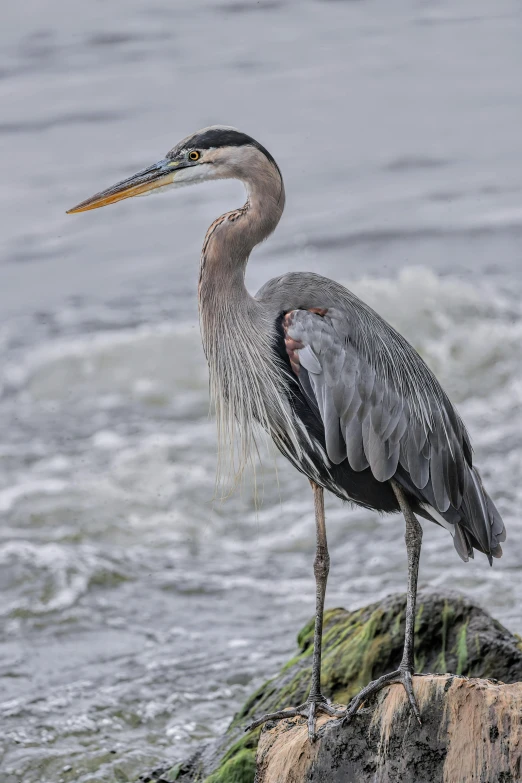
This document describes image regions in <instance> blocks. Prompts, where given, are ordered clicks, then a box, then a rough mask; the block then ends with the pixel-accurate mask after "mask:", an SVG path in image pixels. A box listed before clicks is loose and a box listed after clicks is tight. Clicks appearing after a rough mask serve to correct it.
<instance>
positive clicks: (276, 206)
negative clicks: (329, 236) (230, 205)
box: [199, 164, 285, 327]
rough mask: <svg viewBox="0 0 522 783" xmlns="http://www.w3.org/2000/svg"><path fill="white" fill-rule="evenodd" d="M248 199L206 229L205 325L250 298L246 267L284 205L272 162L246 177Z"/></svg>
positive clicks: (201, 290) (203, 261)
mask: <svg viewBox="0 0 522 783" xmlns="http://www.w3.org/2000/svg"><path fill="white" fill-rule="evenodd" d="M243 182H244V184H245V188H246V191H247V196H248V197H247V201H246V203H245V204H244V206H243V207H241V209H237V210H234V211H233V212H227V213H226V214H224V215H221V217H219V218H217V220H215V221H214V222H213V223H212V225H211V226H210V228H209V229H208V231H207V234H206V236H205V241H204V243H203V250H202V253H201V262H200V272H199V305H200V316H201V319H202V326H203V327H205V325H206V324H205V322H206V321H207V320H208V319H210V320H213V318H212V316H213V315H219V312H218V311H219V310H220V309H221V306H224V307H225V308H226V309H227V310H228V311H230V307H231V306H232V307H233V306H234V305H236V306H239V305H240V304H241V302H242V301H245V300H246V299H251V297H250V296H249V294H248V292H247V290H246V288H245V282H244V278H245V270H246V265H247V263H248V259H249V256H250V253H251V252H252V250H253V248H254V247H255V246H256V245H258V244H259V243H260V242H262V241H263V240H264V239H266V238H267V237H268V236H269V235H270V234H271V233H272V232H273V231H274V229H275V228H276V226H277V224H278V223H279V220H280V218H281V215H282V214H283V209H284V205H285V191H284V185H283V180H282V178H281V175H280V173H279V171H278V170H277V168H276V167H275V166H273V165H272V164H269V165H266V166H264V167H262V168H261V167H259V168H258V169H257V170H256V169H254V172H253V174H251V175H250V176H249V177H248V178H246V177H245V178H244V179H243Z"/></svg>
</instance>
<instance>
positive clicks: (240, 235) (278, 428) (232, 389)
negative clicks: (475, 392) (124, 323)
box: [69, 126, 506, 739]
mask: <svg viewBox="0 0 522 783" xmlns="http://www.w3.org/2000/svg"><path fill="white" fill-rule="evenodd" d="M226 178H233V179H239V180H241V181H242V182H243V183H244V185H245V188H246V191H247V201H246V203H245V204H244V206H243V207H241V208H240V209H236V210H234V211H232V212H227V213H226V214H224V215H222V216H221V217H219V218H218V219H217V220H215V221H214V222H213V223H212V225H211V226H210V228H209V229H208V231H207V235H206V237H205V241H204V244H203V250H202V254H201V263H200V272H199V289H198V290H199V312H200V322H201V334H202V340H203V346H204V350H205V354H206V357H207V360H208V365H209V370H210V387H211V392H212V397H213V399H214V403H215V406H216V414H217V422H218V435H219V437H220V441H221V442H222V443H223V442H227V443H228V444H229V445H230V444H231V443H233V442H234V440H235V438H236V436H237V438H238V439H239V444H240V445H239V464H238V463H237V461H236V469H237V470H238V471H241V470H242V468H243V467H244V465H245V463H246V460H247V459H248V455H249V452H250V448H251V446H252V443H253V441H254V439H255V434H254V430H255V426H256V424H258V425H261V428H262V429H264V430H265V431H266V432H268V433H270V435H271V437H272V439H273V440H274V442H275V444H276V446H277V447H278V448H279V449H280V451H281V452H282V453H283V454H284V455H285V456H286V457H287V458H288V459H289V460H290V461H291V462H292V464H293V465H294V466H295V467H296V468H297V469H298V470H299V471H301V473H304V475H305V476H307V477H308V479H309V480H310V483H311V485H312V490H313V495H314V503H315V519H316V531H317V549H316V557H315V561H314V574H315V579H316V618H315V634H314V653H313V664H312V681H311V688H310V694H309V696H308V699H307V701H306V703H305V704H302V705H300V706H299V707H296V708H293V709H287V710H282V711H280V712H277V713H272V714H270V715H265V716H263V717H262V718H260V719H259V720H257V721H255V723H254V724H252V726H257V725H260V724H261V723H262V722H263V721H266V720H267V719H271V720H274V719H280V718H286V717H291V716H293V715H303V716H305V717H307V718H308V730H309V735H310V738H311V739H313V738H314V736H315V720H316V715H317V714H318V713H319V712H324V713H327V714H328V715H339V716H343V717H344V718H345V720H350V719H351V718H352V716H353V715H354V713H355V712H356V710H357V709H358V707H359V706H360V704H361V703H362V702H363V701H364V700H365V699H367V698H368V696H369V695H370V694H372V693H374V692H376V691H378V690H379V689H380V688H382V687H383V686H384V685H386V684H388V683H392V682H401V683H402V684H403V685H404V687H405V689H406V693H407V695H408V699H409V703H410V705H411V708H412V710H413V712H414V714H415V716H416V717H417V720H418V721H419V723H420V712H419V708H418V705H417V702H416V699H415V696H414V693H413V688H412V675H413V672H414V655H413V650H414V620H415V601H416V592H417V575H418V567H419V556H420V549H421V540H422V528H421V526H420V524H419V522H418V520H417V518H416V516H415V514H418V515H420V516H422V517H424V518H425V519H429V520H431V521H433V522H436V523H437V524H439V525H442V526H443V527H445V528H447V529H448V530H449V532H450V533H451V535H452V536H453V542H454V545H455V548H456V550H457V552H458V554H459V555H460V557H461V558H462V559H463V560H465V561H467V560H468V558H469V557H473V549H477V550H478V551H479V552H484V553H485V554H486V555H487V556H488V559H489V562H490V564H491V563H492V557H500V556H501V554H502V549H501V546H500V542H501V541H504V539H505V537H506V534H505V529H504V524H503V522H502V519H501V517H500V515H499V513H498V511H497V509H496V508H495V506H494V504H493V502H492V500H491V499H490V497H489V495H488V494H487V493H486V491H485V489H484V487H483V485H482V481H481V478H480V475H479V473H478V471H477V469H476V468H475V467H474V466H473V465H472V452H471V446H470V442H469V438H468V434H467V432H466V429H465V427H464V424H463V423H462V421H461V419H460V417H459V415H458V413H457V411H456V410H455V408H454V407H453V405H452V404H451V402H450V401H449V399H448V397H447V396H446V394H445V392H444V391H443V389H442V388H441V386H440V384H439V383H438V381H437V379H436V378H435V376H434V375H433V373H432V372H431V371H430V369H429V368H428V367H427V366H426V364H425V363H424V361H423V360H422V359H421V358H420V356H419V355H418V354H417V353H416V351H415V350H414V349H413V348H412V347H411V346H410V345H409V343H408V342H407V341H406V340H405V339H404V338H403V337H402V336H401V335H400V334H398V333H397V332H396V331H395V330H394V329H393V328H392V327H391V326H389V324H387V323H386V321H384V320H383V319H382V318H381V317H380V316H379V315H378V314H377V313H375V312H374V311H373V310H372V309H371V308H370V307H368V306H367V305H366V304H364V303H363V302H361V301H360V300H359V299H358V298H357V297H356V296H355V295H354V294H352V293H351V292H350V291H348V290H347V289H346V288H344V287H343V286H341V285H339V284H338V283H336V282H334V281H333V280H329V279H327V278H325V277H321V276H320V275H316V274H312V273H310V272H302V273H290V274H285V275H282V276H281V277H277V278H275V279H273V280H270V281H269V282H268V283H266V284H265V285H264V286H263V287H262V288H261V290H260V291H259V292H258V293H257V294H256V296H251V295H250V294H249V292H248V291H247V289H246V287H245V282H244V277H245V268H246V265H247V262H248V259H249V256H250V253H251V251H252V249H253V248H254V247H255V246H256V245H257V244H259V243H260V242H262V241H263V240H264V239H266V238H267V237H268V236H269V235H270V234H271V233H272V231H274V229H275V227H276V226H277V224H278V222H279V220H280V218H281V215H282V212H283V208H284V204H285V191H284V186H283V178H282V176H281V172H280V170H279V167H278V165H277V163H276V162H275V160H274V158H273V157H272V156H271V155H270V153H269V152H268V151H267V150H266V149H265V148H264V147H262V146H261V145H260V144H259V143H258V142H257V141H255V140H254V139H253V138H251V137H250V136H247V135H246V134H244V133H240V132H239V131H237V130H235V129H234V128H230V127H225V126H212V127H210V128H204V129H203V130H200V131H198V132H197V133H195V134H193V135H192V136H188V137H187V138H186V139H183V141H181V142H179V144H177V145H176V146H175V147H174V148H173V149H172V150H171V151H170V152H168V153H167V155H166V157H165V158H164V159H163V160H160V161H159V163H155V164H154V165H152V166H149V167H148V168H146V169H143V170H142V171H140V172H138V174H135V175H134V176H132V177H129V178H128V179H125V180H123V181H122V182H119V183H118V184H117V185H114V186H113V187H110V188H108V189H107V190H104V191H102V192H101V193H97V194H96V195H95V196H92V198H89V199H87V200H86V201H83V202H82V203H81V204H78V206H76V207H74V208H73V209H71V210H69V212H72V213H74V212H83V211H85V210H89V209H96V208H97V207H102V206H105V205H106V204H112V203H114V202H116V201H120V200H121V199H125V198H129V197H130V196H137V195H141V194H144V193H147V192H149V191H151V190H153V189H156V188H167V187H170V186H173V187H176V186H178V185H188V184H192V183H197V182H204V181H206V180H213V179H226ZM232 448H233V447H232ZM232 459H233V458H232ZM324 489H327V490H329V491H330V492H333V494H334V495H337V497H339V498H341V499H342V500H350V501H352V502H353V503H356V504H357V505H360V506H364V507H366V508H370V509H374V510H376V511H380V512H396V511H399V510H400V511H402V513H403V515H404V518H405V521H406V535H405V539H406V548H407V554H408V589H407V604H406V630H405V641H404V653H403V656H402V661H401V663H400V666H399V668H398V669H397V670H396V671H393V672H390V673H389V674H386V675H384V676H383V677H381V678H379V679H378V680H375V681H374V682H372V683H370V684H369V685H367V686H366V687H365V688H364V689H363V690H362V691H361V692H360V693H359V694H358V695H357V696H356V697H355V698H354V699H353V700H352V701H351V703H350V704H349V705H348V707H347V708H346V710H336V709H334V707H332V705H331V704H330V703H329V702H328V701H327V700H326V699H325V698H324V696H323V695H322V692H321V678H320V675H321V641H322V625H323V607H324V597H325V591H326V581H327V577H328V571H329V555H328V548H327V541H326V528H325V516H324V504H323V492H324Z"/></svg>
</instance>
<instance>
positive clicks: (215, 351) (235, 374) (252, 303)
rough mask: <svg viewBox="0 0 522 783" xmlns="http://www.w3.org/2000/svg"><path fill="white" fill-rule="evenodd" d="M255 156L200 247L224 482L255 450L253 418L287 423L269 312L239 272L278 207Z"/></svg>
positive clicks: (203, 318)
mask: <svg viewBox="0 0 522 783" xmlns="http://www.w3.org/2000/svg"><path fill="white" fill-rule="evenodd" d="M263 157H264V156H263ZM265 161H266V159H265ZM261 164H262V165H261ZM261 164H260V165H259V166H254V167H252V166H250V167H249V170H252V169H253V173H252V174H250V176H249V177H248V178H246V177H241V179H243V181H244V183H245V186H246V190H247V194H248V199H247V202H246V204H245V205H244V206H243V207H242V208H241V209H238V210H235V211H233V212H228V213H226V214H225V215H222V216H221V217H220V218H218V219H217V220H215V221H214V223H213V224H212V225H211V226H210V228H209V229H208V231H207V235H206V237H205V242H204V244H203V251H202V254H201V265H200V277H199V312H200V325H201V335H202V340H203V348H204V350H205V355H206V357H207V361H208V365H209V371H210V392H211V397H212V401H213V403H214V405H215V410H216V420H217V429H218V442H219V460H218V481H219V480H221V482H225V483H226V484H230V482H232V483H235V482H237V480H238V479H239V478H240V476H241V474H242V472H243V470H244V468H245V466H246V464H247V463H248V462H249V461H250V459H251V457H252V455H253V454H254V453H255V451H257V448H255V447H256V424H258V425H261V428H262V429H263V430H264V431H265V432H270V433H271V434H273V435H276V436H277V433H278V432H280V433H281V435H282V434H283V433H284V432H287V431H288V429H289V428H290V431H292V430H293V425H292V424H291V418H290V413H289V410H288V407H287V404H286V398H285V395H284V386H285V379H284V373H283V371H282V369H281V368H278V366H277V363H276V359H275V356H274V353H273V348H272V345H273V339H274V326H275V324H274V318H273V315H271V314H269V313H266V312H265V311H264V309H263V308H262V306H261V305H260V303H259V302H258V301H257V300H256V299H254V297H252V296H251V295H250V294H249V293H248V291H247V289H246V287H245V279H244V278H245V270H246V265H247V262H248V258H249V255H250V252H251V251H252V249H253V248H254V247H255V246H256V245H257V244H259V242H262V241H263V240H264V239H265V238H266V237H267V236H269V234H271V233H272V231H273V230H274V229H275V227H276V226H277V224H278V222H279V219H280V217H281V214H282V212H283V208H284V198H285V197H284V188H283V182H282V179H281V177H280V174H279V172H278V171H277V169H276V167H275V166H273V164H271V163H269V162H268V161H266V163H263V162H261ZM253 447H254V449H253Z"/></svg>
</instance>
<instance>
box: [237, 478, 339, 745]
mask: <svg viewBox="0 0 522 783" xmlns="http://www.w3.org/2000/svg"><path fill="white" fill-rule="evenodd" d="M310 484H311V486H312V491H313V493H314V508H315V531H316V550H315V560H314V575H315V627H314V653H313V658H312V682H311V685H310V693H309V695H308V699H307V700H306V703H305V704H301V705H300V706H299V707H296V708H295V709H289V710H279V711H278V712H271V713H269V714H268V715H263V717H262V718H259V720H256V721H254V722H253V723H251V724H250V726H249V727H248V730H251V729H254V728H256V727H257V726H260V725H261V724H262V723H264V722H265V721H267V720H281V719H282V718H291V717H294V716H296V715H301V716H303V717H306V718H308V735H309V737H310V739H311V740H312V741H313V740H314V739H315V718H316V714H317V713H318V712H325V713H326V714H327V715H332V716H333V715H338V716H340V715H344V712H340V711H338V710H336V709H334V707H332V706H331V705H330V704H328V702H327V700H326V699H325V697H324V696H323V694H322V693H321V653H322V642H323V614H324V598H325V594H326V582H327V580H328V573H329V571H330V555H329V554H328V543H327V540H326V522H325V516H324V490H323V488H322V487H320V486H319V485H318V484H316V483H315V482H313V481H310Z"/></svg>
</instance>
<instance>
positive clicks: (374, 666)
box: [141, 592, 522, 783]
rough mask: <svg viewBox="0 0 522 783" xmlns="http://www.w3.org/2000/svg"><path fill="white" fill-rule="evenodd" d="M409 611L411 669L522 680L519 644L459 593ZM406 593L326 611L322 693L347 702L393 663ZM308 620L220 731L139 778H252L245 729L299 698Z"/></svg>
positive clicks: (188, 781) (211, 781) (214, 781)
mask: <svg viewBox="0 0 522 783" xmlns="http://www.w3.org/2000/svg"><path fill="white" fill-rule="evenodd" d="M417 606H418V608H417V614H416V622H415V629H416V638H415V666H416V671H417V672H419V673H421V672H438V673H444V672H445V671H446V670H449V671H451V672H453V673H455V674H459V675H465V676H468V677H481V678H495V679H498V680H502V681H503V682H506V683H513V682H516V681H518V680H521V679H522V642H521V640H520V637H516V636H515V635H513V634H511V633H510V632H509V631H507V630H506V629H505V628H504V627H503V626H502V625H501V624H500V623H498V622H497V621H496V620H494V619H493V618H492V617H491V616H490V615H489V614H488V613H487V612H485V611H484V610H483V609H481V608H480V607H478V606H477V605H476V604H474V603H472V602H471V601H469V600H468V599H467V598H465V597H463V596H459V595H456V594H452V593H445V594H439V593H424V592H420V593H419V596H418V605H417ZM405 607H406V597H405V595H392V596H388V597H387V598H385V599H384V600H383V601H380V602H378V603H374V604H370V605H369V606H366V607H363V608H361V609H356V610H354V611H351V612H350V611H346V610H345V609H330V610H328V611H327V612H326V613H325V618H324V634H323V664H322V685H323V693H324V694H325V696H327V697H328V698H329V699H331V700H332V701H333V702H337V703H341V704H346V703H347V702H348V701H349V700H350V699H351V698H352V696H354V695H355V694H356V693H357V692H358V691H359V690H360V689H361V688H362V687H363V686H364V685H366V684H367V683H368V682H369V681H370V680H372V679H375V678H377V677H380V675H381V674H385V673H386V672H388V671H391V670H393V669H396V668H398V665H399V662H400V659H401V656H402V645H403V641H404V622H405ZM313 626H314V623H313V620H311V621H310V622H309V623H308V624H307V625H306V626H305V627H304V628H303V629H302V630H301V631H300V632H299V634H298V637H297V643H298V651H297V654H296V655H295V656H294V657H293V658H292V659H291V660H290V661H288V662H287V663H286V664H285V665H284V666H283V667H282V669H281V671H280V672H279V674H278V675H276V676H275V677H274V678H273V679H271V680H268V682H266V683H264V684H263V685H262V686H261V687H259V688H258V689H257V690H256V691H255V692H254V693H253V694H252V695H251V696H250V697H249V699H247V701H246V703H245V704H244V706H243V707H242V708H241V709H240V710H239V712H238V713H237V714H236V715H235V717H234V719H233V721H232V722H231V724H230V726H229V728H228V729H227V731H226V733H225V734H224V736H223V737H221V738H219V739H217V740H215V741H214V742H212V743H210V744H208V745H206V746H203V747H201V748H200V749H199V750H198V751H197V752H196V753H195V754H194V755H193V756H192V758H190V759H188V760H187V761H186V762H184V763H181V764H177V765H176V766H172V765H171V766H169V767H163V768H162V769H160V770H156V771H155V772H153V773H150V774H148V775H144V776H142V778H141V780H142V782H143V783H173V782H174V781H180V783H253V782H254V778H255V771H256V750H257V745H258V741H259V735H260V731H261V730H260V729H256V730H255V731H253V732H249V733H247V734H245V728H246V727H247V726H248V725H249V723H250V722H251V721H252V720H253V719H254V718H255V717H256V716H258V715H261V714H263V713H265V712H273V711H275V710H278V709H281V708H284V707H291V706H293V705H295V704H299V703H301V702H303V701H304V700H305V699H306V696H307V694H308V688H309V684H310V674H311V655H312V647H313Z"/></svg>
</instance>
